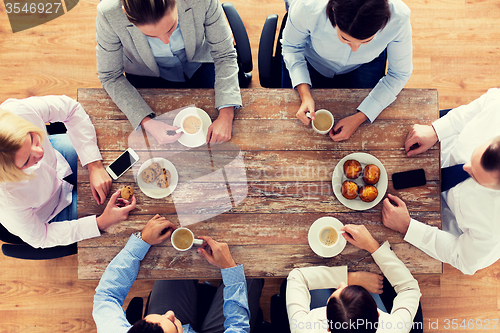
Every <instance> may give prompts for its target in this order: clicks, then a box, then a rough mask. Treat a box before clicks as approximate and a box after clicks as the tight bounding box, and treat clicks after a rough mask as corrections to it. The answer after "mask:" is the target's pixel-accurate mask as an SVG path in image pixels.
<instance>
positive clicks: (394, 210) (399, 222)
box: [382, 193, 411, 235]
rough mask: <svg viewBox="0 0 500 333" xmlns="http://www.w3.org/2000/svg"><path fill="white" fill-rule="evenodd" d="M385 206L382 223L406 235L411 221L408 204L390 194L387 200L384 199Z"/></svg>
mask: <svg viewBox="0 0 500 333" xmlns="http://www.w3.org/2000/svg"><path fill="white" fill-rule="evenodd" d="M391 201H392V203H391ZM383 204H384V205H383V207H382V222H383V223H384V225H385V226H386V227H387V228H389V229H392V230H395V231H398V232H400V233H402V234H403V235H406V232H407V231H408V227H409V226H410V221H411V218H410V213H408V209H407V208H406V204H405V203H404V202H403V200H401V199H400V198H398V197H397V196H395V195H392V194H389V193H388V194H387V198H385V199H384V202H383Z"/></svg>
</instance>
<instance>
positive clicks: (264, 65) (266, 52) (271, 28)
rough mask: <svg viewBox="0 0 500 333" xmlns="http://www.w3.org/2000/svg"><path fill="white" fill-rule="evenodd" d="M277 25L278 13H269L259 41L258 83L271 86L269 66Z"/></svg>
mask: <svg viewBox="0 0 500 333" xmlns="http://www.w3.org/2000/svg"><path fill="white" fill-rule="evenodd" d="M277 25H278V15H277V14H271V15H269V16H268V17H267V18H266V22H265V23H264V27H263V28H262V33H261V35H260V41H259V55H258V61H259V81H260V85H261V86H263V87H266V88H271V83H270V82H271V66H272V62H273V61H272V59H273V51H274V40H275V36H276V26H277Z"/></svg>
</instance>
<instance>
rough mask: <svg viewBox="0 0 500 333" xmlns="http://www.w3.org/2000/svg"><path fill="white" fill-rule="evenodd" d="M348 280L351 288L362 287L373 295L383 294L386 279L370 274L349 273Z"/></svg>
mask: <svg viewBox="0 0 500 333" xmlns="http://www.w3.org/2000/svg"><path fill="white" fill-rule="evenodd" d="M347 280H348V283H349V285H350V286H353V285H356V286H361V287H363V288H365V289H366V290H368V292H370V293H372V294H382V292H383V290H382V288H383V286H384V283H383V281H384V277H383V276H382V275H378V274H375V273H370V272H349V273H347Z"/></svg>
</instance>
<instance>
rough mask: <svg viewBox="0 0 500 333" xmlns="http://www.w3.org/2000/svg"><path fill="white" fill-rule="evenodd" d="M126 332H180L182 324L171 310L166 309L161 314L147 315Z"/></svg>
mask: <svg viewBox="0 0 500 333" xmlns="http://www.w3.org/2000/svg"><path fill="white" fill-rule="evenodd" d="M128 333H182V324H181V322H180V320H179V319H177V318H175V314H174V312H173V311H167V312H166V313H165V314H163V315H159V314H149V315H147V316H146V317H144V319H141V320H139V321H138V322H136V323H135V324H134V326H132V327H131V328H130V330H129V331H128Z"/></svg>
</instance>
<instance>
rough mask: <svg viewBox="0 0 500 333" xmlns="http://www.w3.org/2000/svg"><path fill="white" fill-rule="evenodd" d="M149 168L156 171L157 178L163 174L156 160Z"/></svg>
mask: <svg viewBox="0 0 500 333" xmlns="http://www.w3.org/2000/svg"><path fill="white" fill-rule="evenodd" d="M149 168H150V169H151V170H153V171H154V173H155V178H156V177H158V176H159V175H160V174H161V166H160V165H159V164H158V163H156V162H153V163H151V165H150V166H149Z"/></svg>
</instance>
